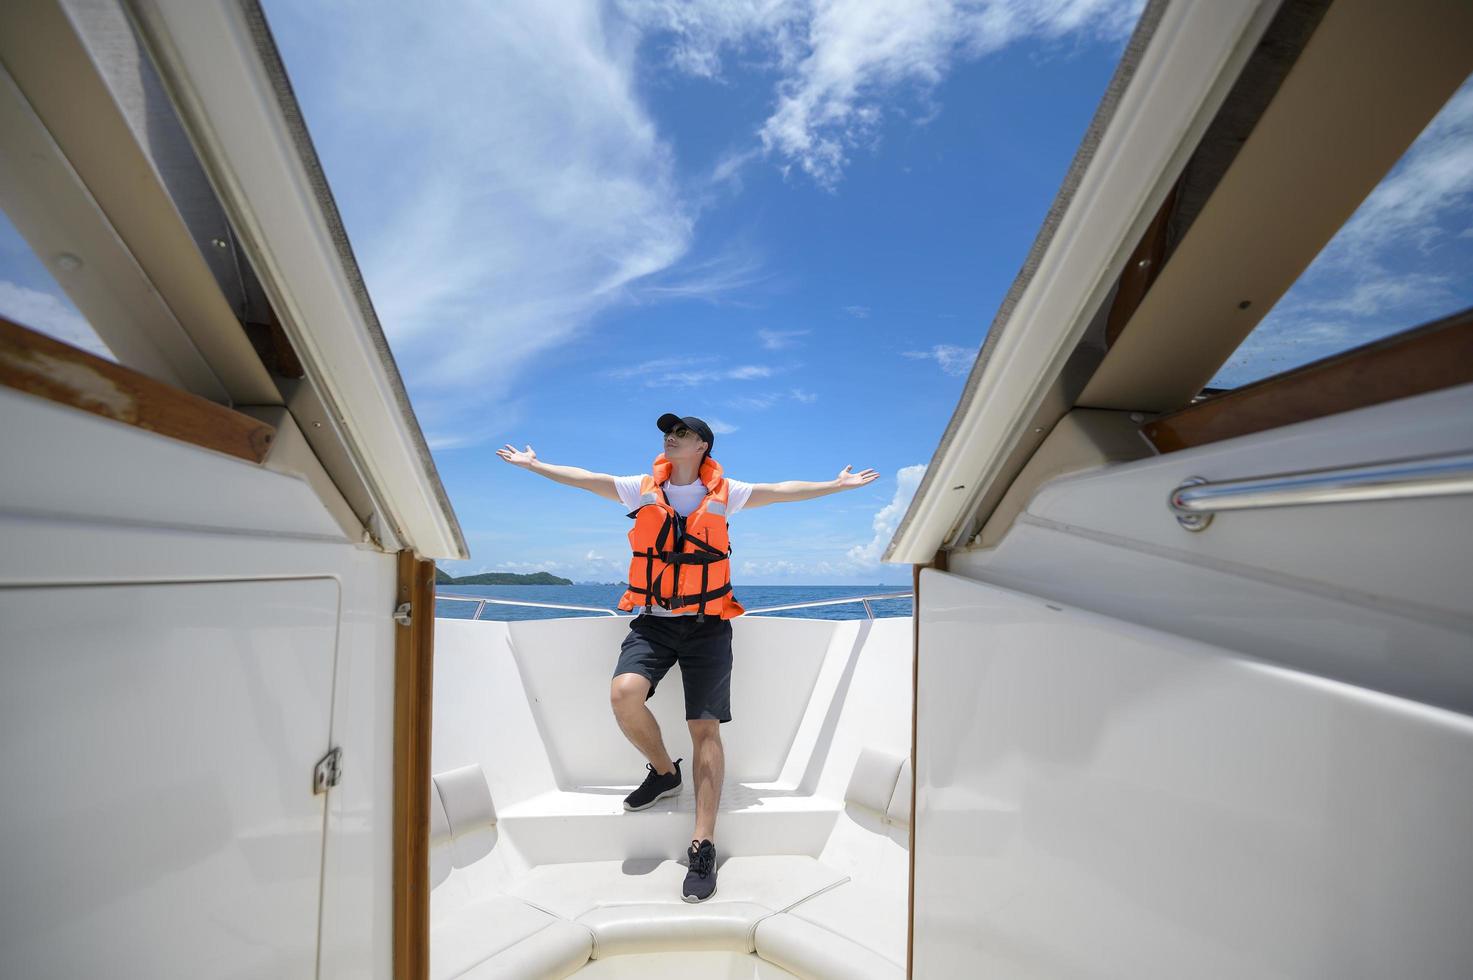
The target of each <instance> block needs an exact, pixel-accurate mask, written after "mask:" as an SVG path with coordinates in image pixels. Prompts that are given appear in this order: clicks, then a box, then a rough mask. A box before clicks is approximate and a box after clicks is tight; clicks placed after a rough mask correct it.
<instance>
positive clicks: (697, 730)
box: [686, 718, 721, 746]
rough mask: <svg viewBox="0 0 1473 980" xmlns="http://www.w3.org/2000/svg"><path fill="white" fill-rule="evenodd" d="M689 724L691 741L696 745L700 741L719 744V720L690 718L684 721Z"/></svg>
mask: <svg viewBox="0 0 1473 980" xmlns="http://www.w3.org/2000/svg"><path fill="white" fill-rule="evenodd" d="M686 724H687V725H689V726H690V738H691V741H692V742H694V743H696V744H697V745H699V744H701V743H702V742H711V743H712V744H714V745H717V746H720V745H721V722H719V721H717V720H716V719H714V718H692V719H688V720H687V721H686Z"/></svg>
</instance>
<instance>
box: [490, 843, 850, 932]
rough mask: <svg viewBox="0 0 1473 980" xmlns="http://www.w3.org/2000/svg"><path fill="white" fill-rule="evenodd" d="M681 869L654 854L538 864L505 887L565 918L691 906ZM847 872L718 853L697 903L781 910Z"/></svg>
mask: <svg viewBox="0 0 1473 980" xmlns="http://www.w3.org/2000/svg"><path fill="white" fill-rule="evenodd" d="M718 854H719V852H718ZM685 872H686V866H685V865H684V864H683V863H681V862H679V861H671V860H663V861H662V860H658V859H654V858H650V859H630V860H628V861H588V862H578V863H569V864H541V865H538V866H537V867H535V868H533V869H532V870H531V871H529V872H528V873H527V874H526V875H525V876H524V877H522V878H520V879H519V880H517V881H516V882H514V883H513V884H512V885H511V887H510V888H508V889H507V891H508V893H509V894H511V895H514V896H516V897H517V898H521V899H524V900H525V901H527V902H530V903H531V904H533V905H535V906H537V907H538V908H543V909H547V910H548V911H549V912H552V913H554V914H556V915H560V916H562V917H564V918H566V919H577V918H579V917H580V916H582V915H583V914H584V913H586V912H588V911H590V910H591V909H593V908H595V907H598V906H615V905H671V906H674V907H676V908H683V909H689V908H691V907H692V906H690V905H689V904H687V903H686V902H684V901H683V900H682V899H681V897H680V886H681V884H682V882H684V881H685ZM846 877H847V876H846V875H843V874H841V873H839V872H838V871H835V870H834V869H833V868H830V867H828V866H827V865H824V864H820V863H819V862H818V861H816V860H814V859H813V858H811V857H808V856H807V855H803V854H780V855H761V856H754V857H746V856H737V857H730V858H725V859H720V858H719V857H718V864H717V879H716V894H715V895H713V896H712V897H711V898H708V899H707V900H706V901H705V902H702V903H700V904H701V905H708V904H711V903H717V902H748V903H751V904H753V905H760V906H762V907H763V908H766V909H770V910H771V911H773V912H780V911H782V910H783V909H785V908H787V907H788V906H790V905H793V904H795V903H797V902H801V901H802V900H803V899H805V898H808V897H809V896H810V895H814V894H816V893H818V892H820V891H823V890H824V889H825V888H830V887H832V886H834V885H836V884H838V883H839V882H841V881H844V880H845V879H846Z"/></svg>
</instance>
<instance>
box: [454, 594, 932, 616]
mask: <svg viewBox="0 0 1473 980" xmlns="http://www.w3.org/2000/svg"><path fill="white" fill-rule="evenodd" d="M439 591H440V594H441V595H445V594H449V595H462V596H476V597H480V596H486V597H489V598H492V599H521V600H525V601H528V602H558V603H563V604H565V605H571V606H593V607H595V608H598V609H615V610H617V607H618V605H619V597H620V596H621V595H623V594H624V587H623V586H622V585H441V586H439ZM734 591H735V593H736V597H737V601H738V602H740V603H741V604H742V606H743V607H744V608H745V609H747V610H748V611H754V610H757V609H760V608H763V607H766V606H782V605H787V604H788V603H793V602H811V601H814V600H817V599H842V598H846V597H849V596H862V595H875V594H877V593H888V592H909V591H910V588H909V586H905V585H738V586H737V587H736V588H735V590H734ZM870 606H871V607H872V608H873V609H874V612H875V616H876V617H877V618H878V617H888V616H909V615H911V613H912V605H911V600H910V597H909V596H906V597H905V598H901V599H882V600H878V601H871V603H870ZM642 608H643V607H641V609H642ZM475 611H476V603H474V602H460V601H455V600H450V599H443V598H439V599H437V600H436V602H435V615H436V616H437V617H439V618H442V619H470V618H471V617H472V616H473V615H475ZM638 611H640V610H636V612H638ZM600 615H606V614H604V613H598V612H581V611H575V610H569V609H542V608H537V607H535V606H506V605H500V604H497V603H491V602H488V603H487V604H486V607H485V609H484V611H482V613H481V618H482V619H501V620H523V619H558V618H563V617H567V616H600ZM619 615H621V616H632V615H634V614H633V613H625V612H620V613H619ZM763 615H769V616H792V617H797V618H801V619H863V618H864V616H865V613H864V603H861V602H846V603H844V604H842V605H836V606H813V607H810V608H807V609H789V610H785V611H782V612H774V613H764V614H763Z"/></svg>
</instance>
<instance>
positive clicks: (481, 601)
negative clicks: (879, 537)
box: [435, 592, 912, 619]
mask: <svg viewBox="0 0 1473 980" xmlns="http://www.w3.org/2000/svg"><path fill="white" fill-rule="evenodd" d="M435 598H436V599H447V600H449V601H451V602H474V603H476V611H475V612H474V613H473V614H472V615H471V619H480V618H481V613H482V612H484V611H485V609H486V604H487V603H493V604H495V605H500V606H537V607H539V608H542V609H571V610H574V611H576V612H596V613H606V614H608V615H610V616H619V615H623V614H622V613H620V612H619V611H618V610H614V609H605V608H603V607H602V606H573V605H567V604H565V603H561V602H532V601H530V600H526V599H492V598H490V597H489V596H478V595H451V594H449V593H445V592H436V593H435ZM909 598H912V594H911V593H910V592H878V593H874V594H872V595H856V596H846V597H844V598H843V599H813V600H811V601H809V602H793V603H789V604H787V605H783V606H764V607H763V608H761V609H748V610H747V611H746V613H744V615H747V616H752V615H755V614H757V613H768V612H781V611H783V610H786V609H807V608H809V607H810V606H837V605H842V604H844V603H846V602H862V603H864V613H865V616H866V618H868V619H874V618H875V611H874V607H872V606H871V605H870V603H871V602H877V601H879V600H881V599H909Z"/></svg>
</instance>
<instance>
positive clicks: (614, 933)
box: [578, 896, 772, 959]
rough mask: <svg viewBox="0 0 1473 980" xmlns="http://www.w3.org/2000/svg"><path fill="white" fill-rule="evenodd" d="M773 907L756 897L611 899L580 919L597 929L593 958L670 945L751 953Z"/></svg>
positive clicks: (581, 923)
mask: <svg viewBox="0 0 1473 980" xmlns="http://www.w3.org/2000/svg"><path fill="white" fill-rule="evenodd" d="M771 914H772V909H769V908H767V907H765V906H762V905H754V904H753V903H751V902H718V901H716V899H715V897H714V896H713V897H712V898H709V899H707V900H706V901H704V902H701V903H699V904H693V905H690V904H685V903H683V902H682V903H669V904H655V905H648V904H641V905H610V906H605V907H603V908H596V909H593V910H592V911H589V912H585V913H584V914H583V915H581V916H579V917H578V924H579V925H581V926H585V927H587V928H588V929H589V931H591V932H592V933H593V958H594V959H598V958H600V957H604V956H620V955H623V954H625V953H655V952H665V951H668V950H703V949H724V950H730V951H732V952H736V953H750V952H752V950H753V946H752V931H753V930H754V929H755V928H756V927H757V923H758V921H760V920H761V919H762V918H763V917H765V916H768V915H771Z"/></svg>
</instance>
